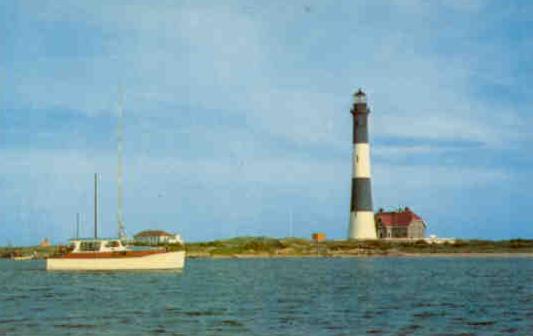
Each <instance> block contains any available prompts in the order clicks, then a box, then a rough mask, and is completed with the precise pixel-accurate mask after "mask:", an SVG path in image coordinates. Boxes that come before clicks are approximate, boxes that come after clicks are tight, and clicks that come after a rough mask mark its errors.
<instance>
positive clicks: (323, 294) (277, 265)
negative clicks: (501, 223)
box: [0, 257, 533, 335]
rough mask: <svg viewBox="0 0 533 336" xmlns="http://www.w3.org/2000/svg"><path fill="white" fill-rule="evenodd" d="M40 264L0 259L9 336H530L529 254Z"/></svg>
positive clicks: (4, 328)
mask: <svg viewBox="0 0 533 336" xmlns="http://www.w3.org/2000/svg"><path fill="white" fill-rule="evenodd" d="M43 269H44V262H43V261H18V262H16V261H9V260H0V335H4V334H5V335H96V334H98V335H100V334H106V335H144V334H154V335H156V334H170V335H367V334H369V335H435V334H438V335H533V290H532V279H533V259H531V258H436V257H434V258H351V259H319V258H316V259H315V258H306V259H253V260H252V259H250V260H248V259H246V260H240V259H239V260H238V259H228V260H188V262H187V266H186V269H185V270H184V271H183V272H180V273H176V272H115V273H113V272H109V273H81V272H80V273H59V272H46V271H44V270H43Z"/></svg>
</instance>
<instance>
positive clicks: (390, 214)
mask: <svg viewBox="0 0 533 336" xmlns="http://www.w3.org/2000/svg"><path fill="white" fill-rule="evenodd" d="M376 221H377V222H381V224H383V225H385V226H409V224H411V223H412V222H414V221H422V222H423V221H424V220H423V219H422V218H421V217H420V216H418V215H417V214H416V213H414V212H413V211H411V209H409V208H405V209H403V210H399V211H380V212H378V213H377V214H376Z"/></svg>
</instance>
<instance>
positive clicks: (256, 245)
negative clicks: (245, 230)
mask: <svg viewBox="0 0 533 336" xmlns="http://www.w3.org/2000/svg"><path fill="white" fill-rule="evenodd" d="M166 247H167V249H169V250H172V251H174V250H182V249H183V246H181V245H170V246H166ZM59 248H60V246H50V247H44V248H43V247H38V246H34V247H0V257H4V258H9V257H10V256H12V255H30V254H32V253H33V251H36V252H37V254H38V255H39V256H40V257H46V256H49V255H53V254H54V253H56V252H57V251H58V249H59ZM185 249H186V251H187V254H188V256H191V257H217V256H218V257H233V256H314V255H317V245H316V243H315V242H314V241H311V240H307V239H300V238H283V239H277V238H270V237H236V238H231V239H226V240H214V241H208V242H196V243H188V244H186V245H185ZM436 253H442V254H444V253H445V254H453V253H457V254H459V253H531V254H533V240H530V239H512V240H500V241H492V240H458V241H456V242H455V243H454V244H451V243H444V244H429V243H427V242H425V241H424V240H419V241H409V242H406V241H384V240H367V241H348V240H328V241H324V242H321V243H320V244H319V246H318V254H320V255H323V256H359V255H361V256H362V255H402V254H436Z"/></svg>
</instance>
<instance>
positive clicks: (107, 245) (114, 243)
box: [105, 240, 120, 247]
mask: <svg viewBox="0 0 533 336" xmlns="http://www.w3.org/2000/svg"><path fill="white" fill-rule="evenodd" d="M119 246H120V243H119V242H118V241H116V240H113V241H110V242H108V243H107V244H106V246H105V247H119Z"/></svg>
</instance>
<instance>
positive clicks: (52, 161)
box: [0, 0, 533, 245]
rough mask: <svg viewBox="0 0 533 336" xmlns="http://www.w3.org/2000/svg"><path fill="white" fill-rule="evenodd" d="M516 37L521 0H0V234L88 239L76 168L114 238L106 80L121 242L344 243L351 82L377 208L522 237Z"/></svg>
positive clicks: (525, 25)
mask: <svg viewBox="0 0 533 336" xmlns="http://www.w3.org/2000/svg"><path fill="white" fill-rule="evenodd" d="M532 35H533V5H532V4H531V3H529V2H526V1H505V2H504V1H475V0H472V1H440V2H437V1H335V2H329V1H290V2H287V1H263V2H249V1H96V0H95V1H42V0H39V1H11V0H5V1H2V2H0V157H1V158H2V162H1V164H0V204H1V205H0V245H4V244H7V243H12V244H34V243H36V242H38V241H39V240H40V239H41V238H43V237H48V238H50V239H52V240H53V241H55V242H57V241H64V240H66V239H67V238H69V237H70V236H72V234H73V232H74V223H75V214H76V212H81V214H82V218H83V220H82V222H83V227H82V233H84V234H86V235H89V234H90V233H91V228H90V225H91V223H92V215H91V211H92V210H91V209H92V204H91V197H92V196H91V195H92V189H91V188H92V173H93V172H95V171H98V172H100V173H101V174H102V180H101V187H102V192H101V205H102V211H101V218H100V220H101V224H102V227H101V231H102V232H103V234H104V235H114V234H115V232H116V227H115V209H116V207H115V204H116V192H115V188H116V186H115V176H116V155H115V146H116V145H115V136H116V133H115V130H116V120H117V103H118V101H119V96H120V94H119V87H122V91H123V92H124V115H125V119H124V127H125V144H124V147H125V154H124V163H125V209H124V212H125V221H126V228H127V231H128V233H130V234H133V233H136V232H138V231H139V230H142V229H145V228H161V229H165V230H169V231H176V232H180V233H181V234H182V235H183V236H184V237H185V239H187V240H189V241H198V240H208V239H218V238H226V237H231V236H236V235H269V236H276V237H284V236H288V235H289V234H291V232H292V234H293V235H295V236H301V237H308V236H309V235H310V234H311V232H314V231H324V232H326V234H327V235H328V236H329V237H331V238H344V237H345V235H346V232H347V224H348V212H349V194H350V193H349V191H350V179H351V147H352V145H351V115H350V114H349V108H350V103H351V94H352V93H353V92H354V90H355V89H357V88H359V87H362V88H363V89H364V90H366V92H367V94H368V96H369V103H370V105H371V108H372V114H371V143H372V170H373V196H374V204H375V206H376V208H379V207H385V208H391V207H398V206H406V205H407V206H410V207H411V208H412V209H414V210H415V211H416V212H417V213H419V214H420V215H421V216H423V217H424V218H425V219H426V221H427V223H428V225H429V229H428V233H433V234H437V235H439V236H452V237H465V238H485V239H506V238H513V237H528V238H531V237H533V223H532V220H531V219H530V217H531V216H529V210H530V209H531V206H532V205H533V193H532V190H533V173H532V169H533V155H532V149H531V147H532V145H533V132H532V131H531V125H532V124H533V116H532V114H531V106H532V100H533V98H532V97H533V94H532V89H531V88H532V87H533V85H532V84H533V79H532V78H533V76H532V72H533V71H532V67H533V66H532V62H531V59H533V44H532V40H531V38H530V37H531V36H532ZM291 214H292V215H291ZM291 217H292V225H291V224H290V223H291V220H290V218H291Z"/></svg>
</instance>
